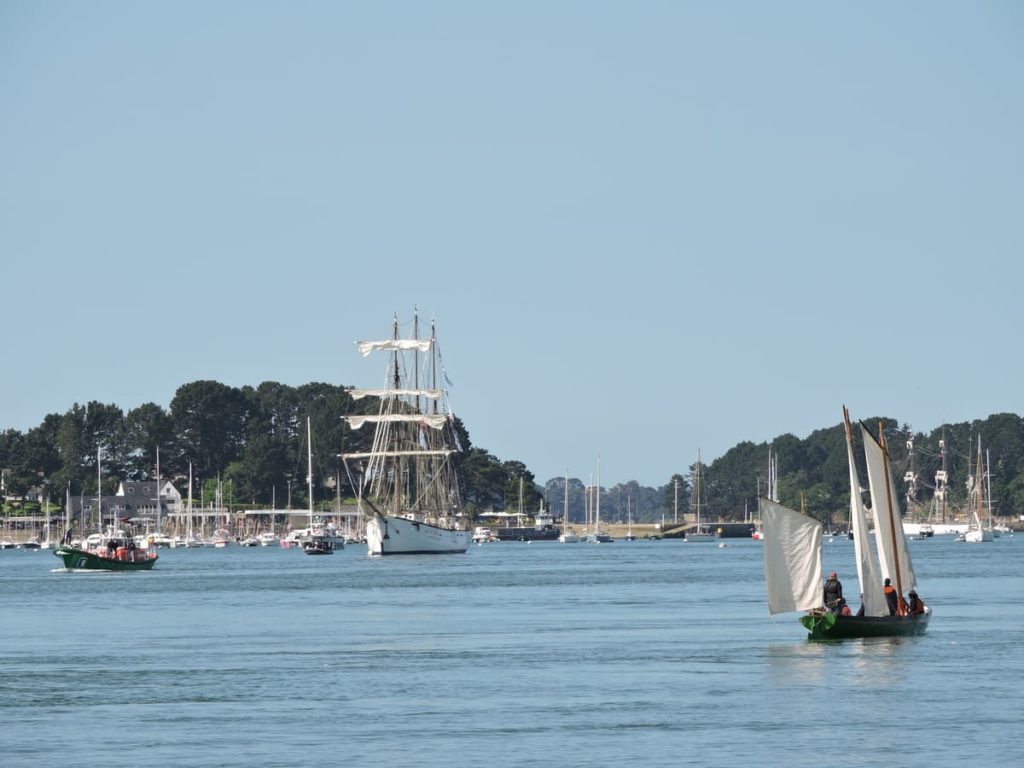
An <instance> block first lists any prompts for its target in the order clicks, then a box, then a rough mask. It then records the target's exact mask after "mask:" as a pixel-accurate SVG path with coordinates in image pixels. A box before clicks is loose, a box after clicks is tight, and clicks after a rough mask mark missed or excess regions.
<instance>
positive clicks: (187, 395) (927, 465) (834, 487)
mask: <svg viewBox="0 0 1024 768" xmlns="http://www.w3.org/2000/svg"><path fill="white" fill-rule="evenodd" d="M367 407H368V406H367V405H366V404H365V403H364V402H363V401H360V402H355V403H354V402H353V401H352V399H351V397H350V395H349V394H348V392H347V391H346V389H345V388H344V387H339V386H334V385H331V384H323V383H311V384H306V385H303V386H301V387H290V386H287V385H284V384H280V383H277V382H264V383H262V384H260V385H259V386H257V387H242V388H240V389H238V388H233V387H229V386H226V385H224V384H220V383H218V382H215V381H196V382H192V383H191V384H185V385H183V386H182V387H180V388H179V389H178V391H177V392H176V393H175V396H174V398H173V400H172V402H171V405H170V409H169V410H164V409H163V408H161V407H160V406H158V405H156V404H153V403H146V404H144V405H142V406H139V407H138V408H135V409H133V410H132V411H129V412H128V413H127V414H125V413H124V412H123V411H122V410H121V409H120V408H118V407H117V406H115V405H108V404H103V403H98V402H90V403H88V404H87V405H79V404H78V403H75V404H74V405H72V406H71V408H70V409H69V410H68V411H67V412H66V413H64V414H60V415H58V414H50V415H48V416H47V417H46V418H45V419H44V420H43V422H42V423H41V424H40V425H39V426H38V427H35V428H33V429H31V430H29V431H28V432H26V433H21V432H19V431H18V430H6V431H4V432H0V467H2V468H3V477H4V485H5V487H6V492H7V495H8V496H10V497H12V498H15V499H19V498H21V499H23V497H24V496H25V494H27V493H28V492H29V491H30V490H31V489H37V488H42V490H43V493H44V495H47V496H49V497H50V498H51V500H53V501H54V502H57V503H60V502H59V500H61V499H62V498H63V496H64V493H65V492H66V490H70V492H71V493H72V494H73V495H79V494H85V495H89V494H92V493H95V489H96V477H97V472H96V460H97V453H98V451H99V455H100V458H101V460H102V462H103V468H102V470H103V485H104V488H103V492H104V494H105V495H109V494H111V493H113V492H114V490H115V489H116V488H117V485H118V483H119V482H120V481H122V480H143V479H149V478H152V477H155V475H156V453H157V447H158V446H159V449H160V465H161V476H162V477H163V478H168V479H173V480H175V481H177V483H178V484H179V487H180V488H182V490H183V493H184V492H185V488H184V486H185V484H186V483H187V478H188V472H189V464H190V463H191V464H192V467H193V474H194V477H195V482H196V486H195V487H196V489H197V491H196V497H197V500H198V503H204V504H212V503H213V497H214V493H215V490H216V484H217V477H218V475H220V478H221V481H222V483H223V485H222V489H223V493H224V496H225V501H228V500H230V501H231V502H232V503H233V504H250V505H252V504H254V505H257V506H262V505H269V504H270V503H272V500H274V501H276V503H278V504H279V505H281V504H284V503H286V501H285V500H286V497H287V494H288V490H289V488H290V489H291V501H292V506H293V508H302V507H304V506H305V505H307V504H308V490H307V481H306V474H307V456H308V453H307V443H306V439H307V436H306V419H307V417H308V418H309V420H310V424H311V428H312V435H313V450H312V453H313V481H314V495H315V496H316V498H315V502H316V503H317V504H321V503H322V504H330V503H332V502H333V499H332V498H330V497H333V495H334V494H335V493H338V492H339V490H340V495H342V496H344V497H351V496H353V495H354V492H353V489H352V487H351V481H350V479H349V478H347V477H346V476H345V475H344V470H343V468H342V466H341V463H340V460H339V458H338V454H339V453H341V452H342V451H364V450H367V449H368V448H369V444H370V441H371V440H372V437H373V433H372V430H368V429H363V430H356V431H351V430H350V429H349V428H348V426H347V424H346V422H345V421H344V420H343V419H342V416H344V415H346V414H351V413H355V412H359V411H357V409H358V408H364V409H365V408H367ZM864 423H865V425H866V426H867V427H868V429H869V430H870V431H871V432H872V433H873V434H875V435H877V434H878V433H879V429H881V431H882V433H883V434H884V437H885V440H886V443H887V446H888V448H889V452H890V456H891V458H892V463H893V470H894V475H895V477H896V480H897V485H898V486H899V488H900V492H901V494H902V493H905V489H906V486H905V485H904V484H903V483H902V482H901V481H902V478H903V476H904V473H905V472H907V471H911V470H912V471H913V472H915V473H916V475H917V477H918V479H919V482H918V491H919V494H918V498H917V499H908V498H906V497H901V504H902V505H903V506H904V508H906V507H908V506H911V505H915V504H923V503H926V502H927V499H928V498H930V491H929V488H928V486H929V484H930V483H931V480H932V479H933V478H934V476H935V472H936V471H937V470H939V469H941V468H942V451H941V449H940V441H942V440H944V441H945V446H946V452H945V461H946V469H947V471H948V472H949V475H950V479H949V483H948V488H949V498H950V503H951V505H952V506H954V507H956V506H958V505H960V504H962V503H963V502H964V500H965V497H966V490H965V489H966V481H967V477H968V474H969V473H970V472H971V471H972V464H973V463H974V462H976V453H977V441H978V437H979V435H980V436H981V438H982V443H983V449H984V450H985V451H986V452H987V455H988V456H990V457H991V467H990V478H991V485H992V496H993V498H994V499H995V502H996V508H997V513H998V514H1003V515H1008V514H1013V513H1015V512H1016V511H1017V510H1021V509H1024V420H1022V418H1021V417H1020V416H1018V415H1017V414H1012V413H1002V414H994V415H992V416H989V417H988V418H987V419H984V420H976V421H973V422H964V423H960V424H947V425H945V426H944V427H939V428H936V429H934V430H932V431H931V432H930V433H927V434H926V433H914V432H912V431H911V429H910V427H909V426H908V425H900V424H899V423H898V422H897V421H896V420H894V419H890V418H883V419H879V418H877V417H875V418H871V419H868V420H866V421H865V422H864ZM854 426H855V439H856V440H857V442H858V444H859V442H860V433H859V427H858V426H857V425H854ZM455 430H456V433H457V435H458V442H459V448H461V451H459V452H457V453H456V454H455V458H454V460H455V461H456V463H457V464H458V468H459V470H460V478H461V482H462V487H461V488H460V491H461V493H462V498H463V501H464V502H465V504H466V507H467V509H468V511H470V512H473V511H484V510H487V509H508V510H516V509H518V507H519V483H520V478H521V479H522V486H523V501H522V504H523V509H524V511H527V512H530V513H533V512H536V511H537V510H538V508H539V506H540V504H541V500H542V499H543V500H544V504H545V506H546V507H547V508H548V510H549V511H550V512H551V514H553V515H554V516H555V517H556V518H562V517H563V516H564V515H565V514H566V509H565V488H566V479H565V478H564V477H556V478H552V479H550V480H547V481H546V482H545V483H543V484H540V483H538V482H537V481H536V478H535V477H534V474H533V472H531V471H530V469H529V467H528V466H527V464H526V463H525V462H523V461H519V460H507V461H502V460H500V459H498V458H497V457H495V456H493V455H492V454H490V453H489V452H488V451H486V450H485V449H483V448H479V447H474V446H473V444H472V442H471V440H470V435H469V431H468V430H467V429H466V427H465V425H464V424H463V423H462V421H461V420H459V419H458V418H456V419H455ZM911 438H913V445H914V451H913V466H911V453H910V451H909V448H908V442H909V441H910V439H911ZM771 447H772V450H773V452H774V453H775V455H776V456H777V457H778V468H779V492H780V500H781V501H782V503H784V504H786V505H787V506H791V507H794V508H796V509H799V508H801V505H802V504H803V505H805V506H806V509H807V511H808V513H809V514H812V515H815V516H816V517H818V518H819V519H821V520H824V521H827V522H829V523H833V524H839V525H841V524H842V523H843V521H845V519H846V515H847V510H848V509H849V475H848V472H849V470H848V467H847V452H846V435H845V430H844V429H843V426H842V424H837V425H835V426H832V427H827V428H824V429H820V430H817V431H815V432H812V433H811V434H810V435H809V436H808V437H807V438H805V439H800V438H798V437H796V436H795V435H792V434H784V435H780V436H778V437H776V438H775V439H774V440H772V441H771ZM768 448H769V443H767V442H764V443H752V442H742V443H739V444H738V445H736V446H734V447H733V448H731V449H729V450H728V451H726V452H725V453H724V454H723V455H722V456H720V457H718V458H717V459H715V460H714V461H712V462H710V463H708V464H705V466H704V470H703V475H702V495H703V497H704V502H705V503H706V505H707V506H706V509H707V512H708V514H709V515H710V517H711V519H713V520H742V519H743V518H744V515H745V514H753V513H754V511H755V510H756V509H757V496H758V494H759V493H763V492H764V491H765V487H766V482H767V469H768ZM855 455H857V457H858V458H857V461H858V462H859V466H858V472H859V474H860V477H861V478H862V482H866V477H867V475H866V471H865V469H864V467H863V458H862V455H861V451H860V450H859V446H858V450H857V451H856V454H855ZM692 471H693V467H692V466H691V467H680V470H679V471H678V472H674V473H673V474H672V475H671V476H670V477H669V478H668V481H667V482H666V484H665V485H663V486H660V487H657V488H649V487H644V486H641V485H639V484H638V483H636V482H635V481H629V482H626V483H622V484H620V485H616V486H614V487H611V488H602V489H601V496H600V504H601V519H602V520H609V521H611V520H615V521H623V522H624V521H625V520H626V518H627V514H628V515H629V516H630V517H631V518H632V520H633V521H634V522H638V523H640V522H658V521H661V520H671V519H672V518H673V516H674V514H675V512H676V503H677V499H678V513H679V515H680V516H682V515H684V514H686V513H688V512H689V511H690V495H691V490H692V489H691V484H692V479H691V478H692ZM335 482H338V483H340V489H339V486H338V485H336V484H335ZM200 486H201V487H202V493H201V495H200V493H199V490H198V489H199V488H200ZM325 486H330V487H329V488H328V487H325ZM568 487H569V508H568V515H569V519H570V521H572V522H576V523H579V522H582V521H583V520H584V517H585V514H586V488H585V483H584V482H582V481H581V480H579V479H577V478H569V479H568ZM908 495H909V494H908Z"/></svg>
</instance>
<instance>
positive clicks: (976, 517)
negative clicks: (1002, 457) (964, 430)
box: [957, 435, 995, 544]
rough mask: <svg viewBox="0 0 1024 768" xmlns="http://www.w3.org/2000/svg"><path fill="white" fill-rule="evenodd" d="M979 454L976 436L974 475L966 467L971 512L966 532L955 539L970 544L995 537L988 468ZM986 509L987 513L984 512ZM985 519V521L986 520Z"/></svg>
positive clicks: (979, 440) (979, 438)
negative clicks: (976, 450)
mask: <svg viewBox="0 0 1024 768" xmlns="http://www.w3.org/2000/svg"><path fill="white" fill-rule="evenodd" d="M986 463H987V462H985V460H984V459H983V457H982V453H981V436H980V435H979V436H978V458H977V462H976V464H975V467H974V474H970V468H969V467H968V470H967V472H968V475H969V477H968V479H967V491H968V496H969V498H970V500H971V510H970V513H969V518H968V522H967V530H966V531H964V533H963V534H962V535H961V536H960V537H958V538H957V541H966V542H968V543H971V544H981V543H982V542H989V541H992V539H993V538H994V537H995V534H994V532H993V530H992V501H991V493H990V492H989V490H988V485H987V481H988V479H989V477H988V468H987V467H986ZM986 509H987V511H986ZM986 517H987V519H986Z"/></svg>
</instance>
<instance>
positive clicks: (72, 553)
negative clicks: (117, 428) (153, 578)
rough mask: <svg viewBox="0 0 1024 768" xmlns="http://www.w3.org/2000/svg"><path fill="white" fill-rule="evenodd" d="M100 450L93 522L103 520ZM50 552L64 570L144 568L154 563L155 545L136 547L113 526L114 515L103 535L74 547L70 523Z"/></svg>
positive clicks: (97, 450)
mask: <svg viewBox="0 0 1024 768" xmlns="http://www.w3.org/2000/svg"><path fill="white" fill-rule="evenodd" d="M100 458H101V452H100V449H99V448H97V449H96V521H97V524H98V525H102V521H103V494H102V489H103V476H102V474H101V468H102V463H101V461H100ZM53 554H54V555H55V556H57V557H59V558H60V559H61V560H63V561H64V569H65V570H68V571H148V570H150V569H152V567H153V566H154V565H156V561H157V554H156V548H155V547H150V548H148V549H140V548H138V547H137V546H136V545H135V539H134V538H133V537H132V536H131V534H130V533H125V532H124V531H122V530H120V529H119V528H118V527H117V515H116V514H115V515H114V524H113V525H112V526H109V527H108V528H107V530H106V533H104V534H93V535H92V536H89V537H88V538H87V539H86V540H85V541H83V542H82V544H81V546H75V545H74V544H73V543H72V540H71V525H70V523H69V524H68V529H67V531H65V532H64V540H63V541H62V542H61V545H60V546H59V547H57V549H55V550H54V551H53Z"/></svg>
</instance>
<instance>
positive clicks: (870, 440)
mask: <svg viewBox="0 0 1024 768" xmlns="http://www.w3.org/2000/svg"><path fill="white" fill-rule="evenodd" d="M860 428H861V434H862V436H863V438H864V458H865V459H866V460H867V466H868V485H870V486H871V509H872V511H873V512H874V515H875V545H876V546H877V547H878V559H879V561H880V564H881V566H882V578H889V579H892V582H893V586H894V587H895V586H899V587H900V588H901V589H902V590H903V591H907V590H909V589H910V588H911V587H913V586H915V585H916V584H917V577H916V576H915V575H914V566H913V565H912V564H911V562H910V548H909V547H908V546H907V537H906V535H905V534H904V533H903V520H902V519H901V518H900V512H899V509H897V508H896V506H895V503H894V501H893V498H892V489H893V488H895V487H896V483H895V480H894V479H893V476H892V468H891V467H890V466H889V461H888V456H887V454H886V452H885V449H883V448H882V446H881V445H879V443H878V441H877V440H875V438H874V436H873V435H872V434H871V432H870V431H869V430H868V428H867V427H865V426H864V424H863V423H861V425H860ZM854 536H856V534H854ZM897 562H899V577H898V578H897V574H896V563H897Z"/></svg>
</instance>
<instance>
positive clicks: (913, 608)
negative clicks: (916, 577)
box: [907, 589, 924, 614]
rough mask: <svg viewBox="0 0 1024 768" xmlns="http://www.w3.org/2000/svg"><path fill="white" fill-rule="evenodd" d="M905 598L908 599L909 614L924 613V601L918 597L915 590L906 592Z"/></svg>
mask: <svg viewBox="0 0 1024 768" xmlns="http://www.w3.org/2000/svg"><path fill="white" fill-rule="evenodd" d="M907 597H909V598H910V604H909V606H908V609H909V610H908V612H909V613H911V614H915V613H924V601H923V600H922V599H921V598H920V597H918V594H917V590H914V589H911V590H910V591H909V592H907Z"/></svg>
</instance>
